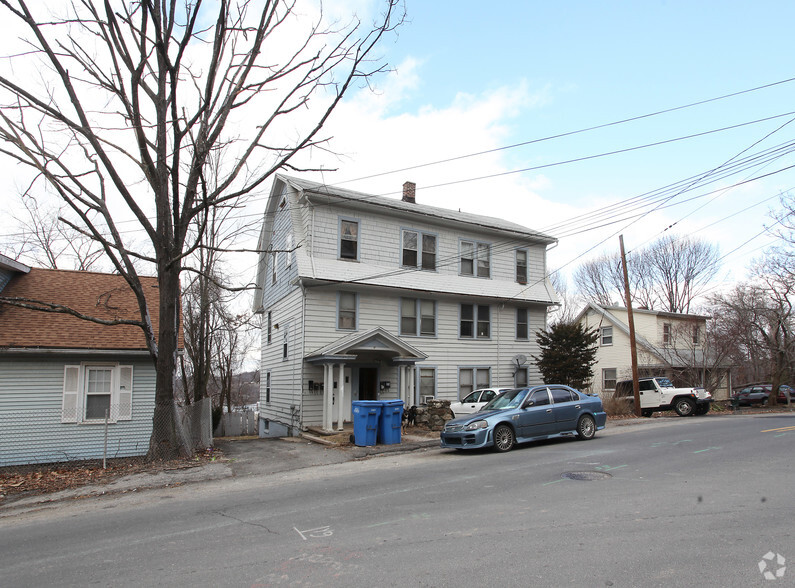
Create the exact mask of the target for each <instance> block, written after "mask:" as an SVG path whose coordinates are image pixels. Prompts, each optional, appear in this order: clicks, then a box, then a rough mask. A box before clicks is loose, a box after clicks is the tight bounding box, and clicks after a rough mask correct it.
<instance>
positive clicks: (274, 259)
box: [271, 251, 279, 284]
mask: <svg viewBox="0 0 795 588" xmlns="http://www.w3.org/2000/svg"><path fill="white" fill-rule="evenodd" d="M278 267H279V254H278V253H277V252H276V251H274V252H273V253H271V284H275V283H276V278H277V277H278V276H277V275H276V272H277V269H278Z"/></svg>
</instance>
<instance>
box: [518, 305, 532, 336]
mask: <svg viewBox="0 0 795 588" xmlns="http://www.w3.org/2000/svg"><path fill="white" fill-rule="evenodd" d="M516 338H517V339H519V340H520V341H527V340H528V338H529V329H528V325H527V309H526V308H517V309H516Z"/></svg>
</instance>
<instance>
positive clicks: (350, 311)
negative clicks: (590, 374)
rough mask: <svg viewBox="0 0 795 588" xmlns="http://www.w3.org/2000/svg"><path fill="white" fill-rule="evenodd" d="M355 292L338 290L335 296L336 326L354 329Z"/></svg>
mask: <svg viewBox="0 0 795 588" xmlns="http://www.w3.org/2000/svg"><path fill="white" fill-rule="evenodd" d="M356 303H357V300H356V293H355V292H340V293H339V296H338V297H337V328H338V329H345V330H350V331H354V330H356Z"/></svg>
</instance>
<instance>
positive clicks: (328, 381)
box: [323, 363, 334, 431]
mask: <svg viewBox="0 0 795 588" xmlns="http://www.w3.org/2000/svg"><path fill="white" fill-rule="evenodd" d="M333 370H334V366H333V365H332V364H330V363H326V364H323V429H324V430H326V431H331V430H332V426H333V421H334V417H333V415H332V413H331V411H332V407H333V406H334V405H333V403H332V400H333V398H334V389H333V386H334V377H333V376H334V372H333Z"/></svg>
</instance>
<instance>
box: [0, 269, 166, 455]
mask: <svg viewBox="0 0 795 588" xmlns="http://www.w3.org/2000/svg"><path fill="white" fill-rule="evenodd" d="M141 281H142V283H143V285H144V288H145V291H146V295H147V297H149V296H150V295H151V300H152V301H153V302H154V303H153V304H151V305H150V306H149V308H150V313H151V319H152V323H153V326H154V329H155V332H157V323H158V312H157V309H158V305H157V303H156V301H157V299H158V295H157V279H156V278H141ZM0 299H13V300H15V301H16V302H17V303H24V301H25V300H36V301H41V302H45V303H48V304H52V305H61V306H64V307H68V308H71V309H73V310H75V311H77V312H79V313H81V314H84V315H86V316H91V317H96V318H99V319H104V320H116V319H132V320H140V313H139V311H138V304H137V302H136V299H135V296H134V294H133V292H132V290H130V287H129V286H128V285H127V282H126V281H125V280H124V278H123V277H121V276H119V275H112V274H102V273H92V272H78V271H63V270H49V269H38V268H30V267H28V266H25V265H23V264H20V263H18V262H16V261H13V260H11V259H8V258H7V257H4V256H0ZM154 401H155V368H154V365H153V362H152V359H151V357H150V355H149V352H148V350H147V348H146V343H145V339H144V335H143V331H142V330H141V329H140V327H138V326H134V325H103V324H98V323H95V322H89V321H86V320H83V319H80V318H78V317H75V316H70V315H67V314H59V313H52V312H42V311H40V310H32V309H28V308H23V307H20V306H14V305H11V304H4V303H1V302H0V466H9V465H20V464H31V463H48V462H60V461H69V460H85V459H101V458H102V457H103V453H104V452H105V451H107V457H109V458H114V457H130V456H140V455H145V454H146V453H147V451H148V449H149V438H150V436H151V432H152V415H153V413H154ZM106 422H107V427H106ZM106 430H107V440H106V437H105V432H106ZM106 443H107V445H106Z"/></svg>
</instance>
